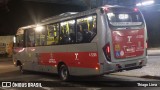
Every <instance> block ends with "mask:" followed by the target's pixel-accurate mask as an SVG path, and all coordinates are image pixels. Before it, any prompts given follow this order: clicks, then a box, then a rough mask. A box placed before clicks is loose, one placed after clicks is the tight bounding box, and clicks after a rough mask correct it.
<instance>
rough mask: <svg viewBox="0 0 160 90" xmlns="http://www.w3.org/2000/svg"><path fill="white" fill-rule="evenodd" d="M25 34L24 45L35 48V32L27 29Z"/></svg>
mask: <svg viewBox="0 0 160 90" xmlns="http://www.w3.org/2000/svg"><path fill="white" fill-rule="evenodd" d="M26 32H27V34H26V44H27V47H34V46H35V31H34V29H28V30H27V31H26Z"/></svg>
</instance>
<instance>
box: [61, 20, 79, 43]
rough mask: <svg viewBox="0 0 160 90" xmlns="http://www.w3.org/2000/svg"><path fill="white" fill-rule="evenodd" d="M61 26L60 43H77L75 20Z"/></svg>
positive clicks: (62, 23)
mask: <svg viewBox="0 0 160 90" xmlns="http://www.w3.org/2000/svg"><path fill="white" fill-rule="evenodd" d="M60 25H61V28H60V43H61V44H70V43H75V39H76V36H75V20H70V21H65V22H61V23H60Z"/></svg>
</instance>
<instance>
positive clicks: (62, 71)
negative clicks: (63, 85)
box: [61, 67, 68, 80]
mask: <svg viewBox="0 0 160 90" xmlns="http://www.w3.org/2000/svg"><path fill="white" fill-rule="evenodd" d="M61 77H62V79H63V80H66V79H67V77H68V70H67V69H66V68H65V67H63V68H62V69H61Z"/></svg>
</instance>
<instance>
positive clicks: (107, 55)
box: [103, 43, 111, 61]
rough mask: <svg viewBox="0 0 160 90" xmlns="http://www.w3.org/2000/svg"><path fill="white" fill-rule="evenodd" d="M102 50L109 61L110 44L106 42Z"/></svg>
mask: <svg viewBox="0 0 160 90" xmlns="http://www.w3.org/2000/svg"><path fill="white" fill-rule="evenodd" d="M103 51H104V54H105V56H106V58H107V60H108V61H111V49H110V44H109V43H107V44H106V45H105V46H104V47H103Z"/></svg>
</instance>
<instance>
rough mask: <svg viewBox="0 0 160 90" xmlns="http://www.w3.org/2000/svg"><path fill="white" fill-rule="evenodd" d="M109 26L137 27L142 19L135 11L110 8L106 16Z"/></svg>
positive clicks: (141, 22)
mask: <svg viewBox="0 0 160 90" xmlns="http://www.w3.org/2000/svg"><path fill="white" fill-rule="evenodd" d="M106 15H107V17H108V20H109V24H110V25H111V26H139V25H142V24H143V19H142V16H141V14H140V12H139V11H138V10H137V9H133V10H132V9H128V8H112V9H111V11H110V12H108V13H107V14H106Z"/></svg>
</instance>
